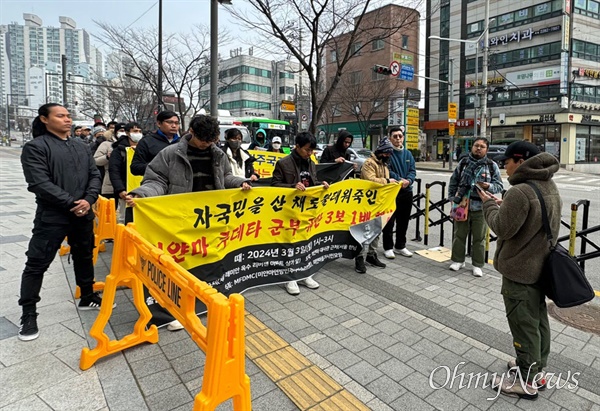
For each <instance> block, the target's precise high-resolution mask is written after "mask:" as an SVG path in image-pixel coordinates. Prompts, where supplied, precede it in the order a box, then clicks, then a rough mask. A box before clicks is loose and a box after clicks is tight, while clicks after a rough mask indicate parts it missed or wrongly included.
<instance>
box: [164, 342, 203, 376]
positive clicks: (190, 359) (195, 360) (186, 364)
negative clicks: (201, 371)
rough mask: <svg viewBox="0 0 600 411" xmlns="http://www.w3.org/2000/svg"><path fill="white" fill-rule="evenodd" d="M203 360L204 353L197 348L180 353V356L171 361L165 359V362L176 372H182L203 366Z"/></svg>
mask: <svg viewBox="0 0 600 411" xmlns="http://www.w3.org/2000/svg"><path fill="white" fill-rule="evenodd" d="M157 357H160V356H157ZM165 359H166V358H165ZM205 362H206V355H205V354H204V352H203V351H202V350H200V349H199V348H198V349H197V350H195V351H192V352H190V353H188V354H185V355H182V356H181V357H177V358H175V359H173V360H171V361H167V362H166V363H167V364H169V365H170V366H171V367H172V368H173V370H174V371H175V372H176V373H177V374H183V373H186V372H188V371H190V370H193V369H194V368H204V364H205ZM163 363H164V360H163ZM165 369H166V368H165Z"/></svg>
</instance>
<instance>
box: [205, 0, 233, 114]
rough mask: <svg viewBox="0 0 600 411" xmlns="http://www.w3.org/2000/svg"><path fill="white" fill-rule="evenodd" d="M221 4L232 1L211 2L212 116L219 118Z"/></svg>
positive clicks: (219, 0) (216, 0) (228, 3)
mask: <svg viewBox="0 0 600 411" xmlns="http://www.w3.org/2000/svg"><path fill="white" fill-rule="evenodd" d="M219 4H225V5H231V0H211V2H210V115H211V116H213V117H218V116H219V100H218V95H219V90H218V80H219V50H218V49H219Z"/></svg>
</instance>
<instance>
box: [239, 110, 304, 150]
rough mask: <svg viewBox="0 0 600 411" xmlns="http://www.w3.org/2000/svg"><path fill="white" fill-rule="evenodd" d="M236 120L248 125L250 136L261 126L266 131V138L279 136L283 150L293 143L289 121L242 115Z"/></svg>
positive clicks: (270, 138) (271, 138)
mask: <svg viewBox="0 0 600 411" xmlns="http://www.w3.org/2000/svg"><path fill="white" fill-rule="evenodd" d="M237 121H239V122H241V123H242V125H243V126H246V127H248V130H250V133H251V134H252V136H254V135H255V134H256V130H258V129H259V128H262V129H263V130H265V131H266V132H267V139H268V140H273V137H275V136H279V137H281V144H282V146H283V147H284V151H287V150H286V148H288V147H290V145H294V140H293V138H292V137H291V132H290V122H289V121H285V120H275V119H271V118H264V117H242V118H238V119H237Z"/></svg>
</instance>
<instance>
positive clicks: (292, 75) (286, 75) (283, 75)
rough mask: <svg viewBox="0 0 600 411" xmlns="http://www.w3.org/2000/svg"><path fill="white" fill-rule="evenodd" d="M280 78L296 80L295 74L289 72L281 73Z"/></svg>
mask: <svg viewBox="0 0 600 411" xmlns="http://www.w3.org/2000/svg"><path fill="white" fill-rule="evenodd" d="M279 78H289V79H291V80H293V79H294V73H288V72H287V71H280V72H279Z"/></svg>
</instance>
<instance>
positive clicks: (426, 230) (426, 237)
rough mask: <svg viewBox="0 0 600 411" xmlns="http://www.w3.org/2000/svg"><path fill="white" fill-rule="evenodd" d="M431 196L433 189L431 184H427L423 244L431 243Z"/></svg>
mask: <svg viewBox="0 0 600 411" xmlns="http://www.w3.org/2000/svg"><path fill="white" fill-rule="evenodd" d="M430 196H431V190H430V188H429V184H426V185H425V218H424V220H425V221H424V225H425V226H424V227H423V244H425V245H427V244H428V243H429V198H430Z"/></svg>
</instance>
